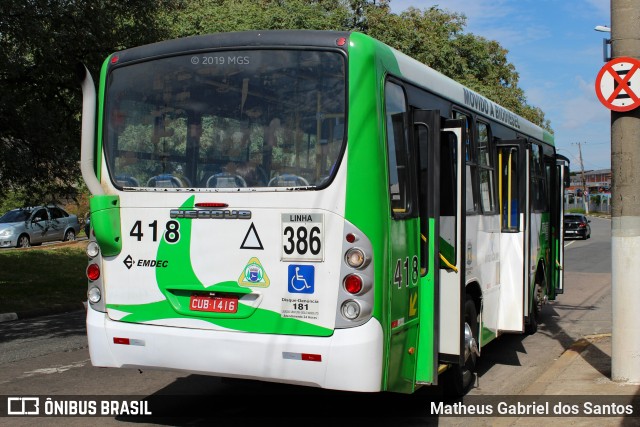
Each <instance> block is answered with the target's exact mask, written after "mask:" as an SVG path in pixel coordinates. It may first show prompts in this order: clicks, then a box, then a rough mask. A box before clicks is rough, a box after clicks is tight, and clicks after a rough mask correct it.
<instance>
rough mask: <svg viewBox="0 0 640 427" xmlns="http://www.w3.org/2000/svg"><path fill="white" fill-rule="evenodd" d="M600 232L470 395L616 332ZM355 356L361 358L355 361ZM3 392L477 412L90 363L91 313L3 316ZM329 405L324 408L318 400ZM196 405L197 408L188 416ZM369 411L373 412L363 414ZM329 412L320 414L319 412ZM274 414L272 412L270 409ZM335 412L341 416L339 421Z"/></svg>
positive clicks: (283, 419) (261, 414)
mask: <svg viewBox="0 0 640 427" xmlns="http://www.w3.org/2000/svg"><path fill="white" fill-rule="evenodd" d="M591 225H592V238H591V239H589V240H586V241H568V242H567V244H566V249H565V258H566V259H565V261H566V262H565V278H566V284H565V289H566V290H565V293H564V294H563V295H560V296H559V298H558V299H557V300H556V301H553V302H550V303H549V304H548V305H546V306H545V307H544V309H543V319H542V324H541V325H540V328H539V330H538V332H537V333H536V334H534V335H531V336H525V335H503V336H502V337H500V338H499V339H498V340H496V341H494V342H492V343H491V344H489V345H488V346H486V347H485V348H484V349H483V351H482V357H481V359H480V364H479V372H478V381H477V384H476V387H474V388H473V389H472V390H471V391H470V393H469V395H472V396H473V395H505V396H506V395H513V394H518V393H520V392H521V391H522V390H523V389H525V388H526V386H527V385H529V384H530V383H531V382H532V381H533V380H534V379H535V378H537V377H539V376H540V375H541V374H542V373H543V372H544V371H545V370H546V369H547V368H548V366H549V365H550V364H551V363H552V362H553V361H554V360H555V359H557V358H558V357H559V356H560V355H561V354H562V352H563V351H564V350H565V349H566V348H568V347H569V346H570V345H571V344H572V343H573V342H575V341H576V340H578V339H579V338H581V337H582V336H585V335H589V334H597V333H604V332H610V331H611V295H610V277H611V260H610V256H611V239H610V221H609V220H607V219H599V218H592V224H591ZM354 363H357V361H354ZM0 395H2V396H16V395H17V396H24V395H40V396H49V395H85V396H95V395H114V396H115V395H140V396H142V397H146V396H151V397H158V396H162V395H187V396H190V397H189V399H188V400H186V399H182V400H180V401H179V402H171V401H170V400H168V401H165V402H164V404H166V405H168V406H171V405H180V407H179V408H178V409H176V410H179V411H180V412H182V413H184V414H185V417H184V418H182V419H177V418H154V419H148V420H145V421H144V422H142V423H141V422H140V420H139V419H138V420H136V419H133V418H126V417H115V418H114V417H106V418H105V417H101V418H92V419H89V418H80V417H78V418H46V419H44V418H35V417H29V418H20V417H15V418H7V419H2V420H0V423H2V424H3V425H16V426H28V425H34V426H35V425H41V424H43V422H45V421H46V424H47V425H65V426H74V425H78V426H80V425H82V426H86V425H101V426H102V425H123V423H135V424H137V425H173V426H177V425H212V423H211V419H209V420H206V419H204V418H203V417H202V416H201V413H202V412H203V408H209V410H210V413H211V416H212V417H214V420H215V417H216V414H224V418H222V417H221V418H219V419H217V421H216V422H214V424H215V425H220V426H226V425H234V426H236V425H256V423H258V424H260V423H264V422H266V421H273V422H278V423H279V424H281V425H296V426H310V425H323V426H325V425H327V424H328V423H332V424H336V425H372V423H373V424H377V422H378V421H380V420H384V421H385V422H386V423H387V424H388V425H394V426H413V425H416V426H418V425H419V426H425V425H436V424H437V425H469V421H470V420H469V419H468V418H467V419H451V418H441V419H437V418H436V417H432V416H428V415H427V414H428V412H429V411H428V410H427V405H428V402H429V393H425V394H418V395H414V396H404V395H390V394H374V395H369V394H364V395H363V394H354V393H342V392H333V391H327V390H318V389H313V388H300V387H293V386H287V385H280V384H269V383H261V382H252V381H242V380H223V379H220V378H214V377H205V376H200V375H189V374H183V373H175V372H168V371H144V372H142V371H138V370H136V369H100V368H94V367H92V366H91V363H90V360H89V355H88V350H87V342H86V336H85V327H84V312H83V311H78V312H75V313H70V314H64V315H56V316H48V317H43V318H39V319H30V320H24V321H14V322H6V323H0ZM319 408H321V409H319ZM190 414H195V415H190ZM364 414H370V415H374V416H375V418H367V417H363V415H364ZM319 416H322V418H319ZM265 417H268V419H267V420H265V419H264V418H265ZM332 419H333V420H332Z"/></svg>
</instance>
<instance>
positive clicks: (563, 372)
mask: <svg viewBox="0 0 640 427" xmlns="http://www.w3.org/2000/svg"><path fill="white" fill-rule="evenodd" d="M520 396H522V397H523V401H525V400H526V401H529V400H530V399H531V398H533V399H534V400H535V399H536V398H538V399H539V402H538V403H540V402H541V401H547V402H551V403H552V404H554V403H555V402H562V403H564V404H566V405H567V406H568V405H570V404H577V405H579V407H580V409H583V408H584V406H583V405H584V404H585V403H586V402H590V403H596V404H602V405H607V404H608V406H611V404H612V403H615V404H616V405H621V406H618V407H619V408H620V407H622V406H625V405H630V404H634V414H633V416H625V415H609V416H606V417H603V416H600V415H590V416H586V415H584V414H583V413H582V412H581V415H576V416H572V417H553V416H551V417H549V416H547V417H536V416H523V417H500V418H493V419H492V420H491V421H490V422H489V423H488V424H487V425H491V426H536V427H539V426H540V424H541V423H544V424H545V425H579V426H627V425H628V426H637V425H640V418H639V417H640V384H629V383H622V382H614V381H612V380H611V334H599V335H589V336H585V337H584V338H582V339H579V340H578V341H576V342H575V343H574V344H573V345H572V346H571V347H569V348H568V349H567V350H566V351H565V352H564V353H562V355H561V356H560V357H559V358H558V359H557V360H556V361H555V362H554V363H553V364H552V365H551V366H550V367H549V369H547V370H546V371H545V373H544V374H543V375H541V376H540V377H539V378H538V379H537V380H536V381H534V382H533V383H532V384H530V385H529V386H528V387H527V388H525V389H524V390H523V391H522V392H521V393H520ZM525 396H526V397H527V399H524V397H525ZM515 398H516V400H517V396H516V397H515ZM607 409H608V408H607Z"/></svg>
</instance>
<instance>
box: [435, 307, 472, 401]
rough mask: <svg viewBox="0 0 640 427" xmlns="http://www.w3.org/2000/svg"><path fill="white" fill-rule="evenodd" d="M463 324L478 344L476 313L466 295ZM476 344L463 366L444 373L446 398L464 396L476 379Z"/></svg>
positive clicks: (453, 367) (453, 366) (454, 366)
mask: <svg viewBox="0 0 640 427" xmlns="http://www.w3.org/2000/svg"><path fill="white" fill-rule="evenodd" d="M464 322H465V324H466V325H468V326H469V328H470V329H471V333H472V334H473V339H474V340H475V343H477V342H478V311H477V310H476V304H475V302H474V301H473V298H472V297H471V295H469V294H467V295H466V298H465V302H464ZM466 325H465V326H466ZM476 351H477V344H476V348H475V351H469V354H468V356H467V358H466V361H465V363H464V365H452V366H451V367H450V368H449V369H448V370H447V371H446V372H445V373H446V374H448V375H446V376H445V378H443V379H444V387H443V389H444V393H445V394H446V395H447V396H452V397H460V396H464V395H465V394H466V393H467V392H468V391H469V389H470V388H471V386H472V385H473V382H474V380H475V377H476V365H477V362H478V360H477V359H478V355H477V353H476Z"/></svg>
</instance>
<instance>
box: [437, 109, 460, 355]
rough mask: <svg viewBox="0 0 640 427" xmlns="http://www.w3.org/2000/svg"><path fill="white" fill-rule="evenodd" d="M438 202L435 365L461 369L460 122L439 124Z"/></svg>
mask: <svg viewBox="0 0 640 427" xmlns="http://www.w3.org/2000/svg"><path fill="white" fill-rule="evenodd" d="M441 128H442V130H441V132H440V147H439V148H440V159H439V171H438V174H439V187H438V188H437V189H436V191H435V194H436V197H438V199H439V204H440V206H439V210H438V212H437V215H436V222H437V223H438V238H437V239H436V240H437V244H436V245H435V251H436V252H435V254H434V255H435V256H436V257H437V262H436V266H437V268H438V270H439V271H438V274H439V276H440V277H439V283H438V287H437V290H436V292H437V295H438V298H437V317H436V325H437V334H438V340H437V348H438V354H439V356H438V358H439V361H441V362H444V363H454V364H458V365H464V356H465V352H464V329H463V325H464V320H463V316H464V310H463V307H464V299H465V295H464V283H463V278H464V265H463V262H462V259H463V248H462V234H463V228H462V224H463V222H462V212H463V208H462V182H463V174H464V166H463V156H462V155H461V153H462V152H463V146H462V144H463V141H465V139H466V136H465V134H464V133H465V128H464V121H463V120H453V119H446V120H443V123H442V124H441Z"/></svg>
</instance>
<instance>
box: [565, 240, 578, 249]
mask: <svg viewBox="0 0 640 427" xmlns="http://www.w3.org/2000/svg"><path fill="white" fill-rule="evenodd" d="M575 242H576V241H575V240H572V241H571V242H568V243H565V244H564V247H565V248H566V247H567V246H571V245H573V244H574V243H575Z"/></svg>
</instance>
